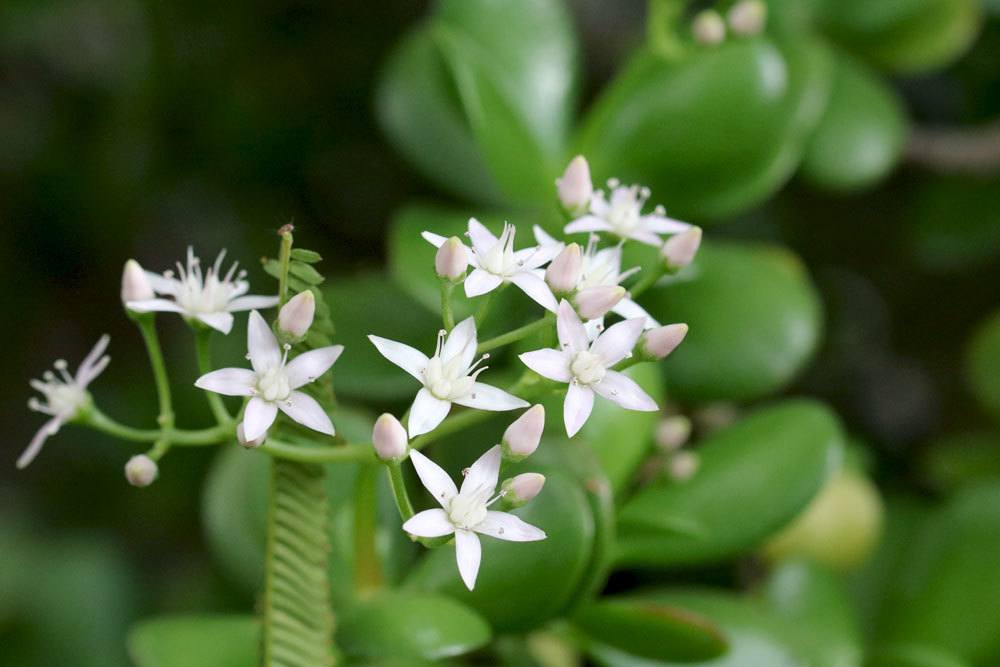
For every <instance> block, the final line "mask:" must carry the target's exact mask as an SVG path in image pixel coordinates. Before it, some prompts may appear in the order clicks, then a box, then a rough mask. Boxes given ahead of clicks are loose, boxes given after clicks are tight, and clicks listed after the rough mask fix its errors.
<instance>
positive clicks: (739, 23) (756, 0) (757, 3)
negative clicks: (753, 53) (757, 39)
mask: <svg viewBox="0 0 1000 667" xmlns="http://www.w3.org/2000/svg"><path fill="white" fill-rule="evenodd" d="M726 16H727V18H728V19H729V29H730V30H732V31H733V32H734V33H736V34H737V35H744V36H748V37H749V36H753V35H759V34H760V33H761V32H763V30H764V24H765V23H766V22H767V5H766V4H764V2H763V1H762V0H741V1H740V2H737V3H736V4H735V5H733V7H732V8H731V9H730V10H729V13H728V14H727V15H726Z"/></svg>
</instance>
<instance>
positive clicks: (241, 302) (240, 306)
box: [226, 294, 278, 313]
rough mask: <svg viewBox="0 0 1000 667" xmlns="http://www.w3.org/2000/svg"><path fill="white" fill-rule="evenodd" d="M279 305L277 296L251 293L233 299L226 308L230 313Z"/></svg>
mask: <svg viewBox="0 0 1000 667" xmlns="http://www.w3.org/2000/svg"><path fill="white" fill-rule="evenodd" d="M277 305H278V297H276V296H262V295H257V294H251V295H249V296H240V297H237V298H235V299H233V300H232V301H230V302H229V303H228V304H227V305H226V310H228V311H229V312H230V313H238V312H240V311H244V310H256V309H257V308H273V307H275V306H277Z"/></svg>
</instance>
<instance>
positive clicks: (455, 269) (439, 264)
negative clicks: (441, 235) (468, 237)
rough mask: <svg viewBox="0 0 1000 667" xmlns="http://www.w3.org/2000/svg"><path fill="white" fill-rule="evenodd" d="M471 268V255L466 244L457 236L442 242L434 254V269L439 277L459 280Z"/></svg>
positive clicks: (454, 280) (453, 280)
mask: <svg viewBox="0 0 1000 667" xmlns="http://www.w3.org/2000/svg"><path fill="white" fill-rule="evenodd" d="M467 268H469V255H468V250H467V249H466V247H465V244H463V243H462V240H461V239H460V238H458V237H457V236H452V237H451V238H450V239H448V240H447V241H445V242H444V243H442V244H441V247H440V248H438V251H437V254H436V255H435V256H434V270H435V271H436V272H437V274H438V277H440V278H447V279H448V280H451V281H452V282H458V281H459V280H461V279H462V277H463V276H465V270H466V269H467Z"/></svg>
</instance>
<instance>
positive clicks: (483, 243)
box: [469, 218, 499, 254]
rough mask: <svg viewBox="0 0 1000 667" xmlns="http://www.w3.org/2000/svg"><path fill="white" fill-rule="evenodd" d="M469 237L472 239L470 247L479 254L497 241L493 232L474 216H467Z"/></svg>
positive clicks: (486, 250) (490, 247)
mask: <svg viewBox="0 0 1000 667" xmlns="http://www.w3.org/2000/svg"><path fill="white" fill-rule="evenodd" d="M469 238H470V239H471V240H472V247H473V248H475V249H476V252H477V253H480V254H485V253H487V252H489V251H490V250H492V249H493V246H495V245H496V244H497V243H498V242H499V239H497V237H495V236H494V235H493V232H491V231H490V230H488V229H486V227H485V226H484V225H483V223H481V222H479V221H478V220H476V219H475V218H469Z"/></svg>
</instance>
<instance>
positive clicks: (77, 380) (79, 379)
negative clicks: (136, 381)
mask: <svg viewBox="0 0 1000 667" xmlns="http://www.w3.org/2000/svg"><path fill="white" fill-rule="evenodd" d="M109 340H110V338H108V336H107V335H104V336H101V338H100V340H98V341H97V344H96V345H94V348H93V349H92V350H91V351H90V354H88V355H87V356H86V357H85V358H84V360H83V361H82V362H80V367H79V368H78V369H77V370H76V375H70V374H69V371H67V370H66V361H65V360H63V359H60V360H59V361H57V362H56V363H55V368H56V370H57V371H58V372H59V374H58V375H57V374H56V373H53V372H52V371H47V372H46V373H45V374H44V375H43V376H42V379H41V380H32V381H31V387H32V389H34V390H35V391H37V392H39V393H41V394H42V396H44V397H45V402H44V403H43V402H42V401H39V400H38V399H37V398H32V399H31V400H29V401H28V407H29V408H30V409H32V410H34V411H35V412H41V413H43V414H46V415H49V416H50V417H52V418H51V419H50V420H48V421H47V422H45V424H44V425H43V426H42V427H41V428H40V429H38V432H37V433H35V437H33V438H32V439H31V442H30V443H29V444H28V447H27V449H25V450H24V453H23V454H21V456H20V457H19V458H18V459H17V467H18V468H24V467H26V466H27V465H28V464H30V463H31V462H32V461H34V460H35V457H36V456H38V453H39V452H40V451H42V445H44V444H45V441H46V440H47V439H48V438H49V437H50V436H53V435H55V434H56V433H58V432H59V429H60V428H62V425H63V424H65V423H66V422H68V421H70V420H71V419H73V418H74V417H75V416H76V415H77V414H78V413H79V411H80V409H81V408H83V407H85V406H86V405H87V403H88V402H89V401H90V394H88V393H87V385H89V384H90V383H91V382H93V381H94V378H96V377H97V376H98V375H100V374H101V373H102V372H103V371H104V369H105V368H107V365H108V362H109V361H111V357H109V356H107V355H106V354H104V351H105V350H106V349H108V341H109Z"/></svg>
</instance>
